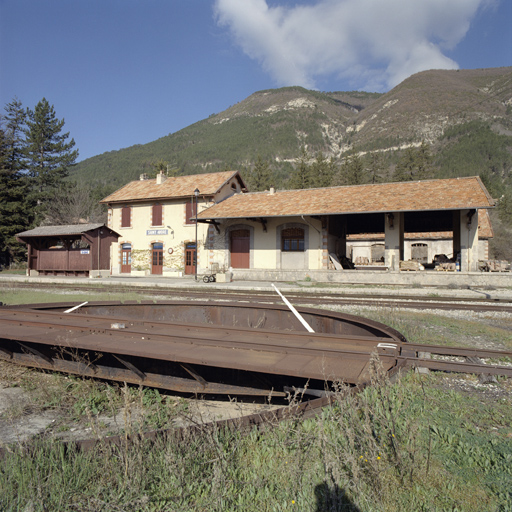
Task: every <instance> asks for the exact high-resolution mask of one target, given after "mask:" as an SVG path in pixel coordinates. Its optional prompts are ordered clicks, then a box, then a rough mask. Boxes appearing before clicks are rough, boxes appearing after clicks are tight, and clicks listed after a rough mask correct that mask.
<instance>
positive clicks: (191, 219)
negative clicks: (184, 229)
mask: <svg viewBox="0 0 512 512" xmlns="http://www.w3.org/2000/svg"><path fill="white" fill-rule="evenodd" d="M195 216H196V202H195V199H192V200H191V202H190V203H187V205H186V211H185V224H195V223H196V220H195Z"/></svg>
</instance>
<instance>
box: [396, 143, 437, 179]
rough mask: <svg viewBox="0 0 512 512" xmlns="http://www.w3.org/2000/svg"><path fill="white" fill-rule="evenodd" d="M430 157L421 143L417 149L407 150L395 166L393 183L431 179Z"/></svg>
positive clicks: (426, 147)
mask: <svg viewBox="0 0 512 512" xmlns="http://www.w3.org/2000/svg"><path fill="white" fill-rule="evenodd" d="M432 174H433V171H432V155H431V153H430V148H429V146H428V145H427V144H426V143H425V141H423V142H422V143H421V145H420V147H419V148H417V149H414V148H407V149H406V150H405V153H404V154H403V155H402V157H401V158H400V160H399V162H398V164H397V165H396V168H395V172H394V174H393V180H395V181H413V180H425V179H429V178H431V177H432Z"/></svg>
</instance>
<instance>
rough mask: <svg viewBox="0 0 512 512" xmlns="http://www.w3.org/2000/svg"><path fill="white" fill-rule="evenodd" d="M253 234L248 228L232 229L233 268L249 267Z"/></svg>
mask: <svg viewBox="0 0 512 512" xmlns="http://www.w3.org/2000/svg"><path fill="white" fill-rule="evenodd" d="M250 250H251V236H250V233H249V230H248V229H235V230H233V231H231V266H232V267H233V268H249V266H250Z"/></svg>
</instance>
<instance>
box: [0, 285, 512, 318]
mask: <svg viewBox="0 0 512 512" xmlns="http://www.w3.org/2000/svg"><path fill="white" fill-rule="evenodd" d="M9 287H10V286H9ZM2 288H7V285H5V284H3V283H0V289H2ZM16 288H26V289H36V290H37V289H41V290H44V291H48V290H56V291H61V290H62V291H64V290H66V291H77V292H93V293H94V292H98V287H97V286H91V285H79V286H77V285H76V284H62V283H48V284H46V283H45V284H39V283H16ZM109 291H112V292H121V293H122V292H136V293H138V294H141V295H146V296H148V295H149V296H154V297H162V298H167V297H173V298H176V299H182V300H189V299H194V300H195V299H198V300H205V299H206V300H220V301H242V302H248V303H254V304H279V303H281V300H280V299H279V297H277V296H276V294H275V293H273V292H271V291H264V290H246V291H245V290H244V291H240V290H233V291H232V290H227V289H219V288H216V287H215V285H211V287H210V286H205V287H203V286H202V287H201V288H199V289H197V288H192V287H190V288H186V287H183V286H180V287H179V288H178V287H176V288H172V287H169V288H168V287H161V286H157V287H149V286H147V287H146V286H131V285H129V284H128V285H125V284H122V285H120V284H117V283H116V284H115V285H113V286H112V287H111V288H110V289H109ZM479 293H482V295H483V296H482V297H481V298H475V297H472V298H468V297H463V298H460V297H438V296H433V295H432V296H425V295H407V296H401V295H400V294H399V292H397V295H395V296H394V297H390V296H389V295H388V294H380V295H379V294H376V293H372V294H371V295H369V294H361V293H350V292H345V291H344V292H343V293H336V292H333V291H332V290H330V291H329V293H326V294H324V293H322V292H321V291H317V290H314V291H313V290H309V289H305V290H304V291H294V290H287V291H286V295H287V297H289V298H290V300H292V301H293V303H294V304H296V305H312V306H316V305H320V306H323V305H339V306H343V305H346V306H354V305H356V306H357V305H359V306H369V307H381V308H400V309H417V310H426V309H440V310H459V311H475V312H502V313H512V300H510V299H502V298H493V297H492V296H491V295H490V294H488V293H486V292H479Z"/></svg>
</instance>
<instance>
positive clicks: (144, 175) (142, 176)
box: [139, 172, 148, 181]
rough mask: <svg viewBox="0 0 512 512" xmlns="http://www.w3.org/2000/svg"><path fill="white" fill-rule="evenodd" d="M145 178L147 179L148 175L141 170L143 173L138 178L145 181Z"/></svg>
mask: <svg viewBox="0 0 512 512" xmlns="http://www.w3.org/2000/svg"><path fill="white" fill-rule="evenodd" d="M147 179H148V175H147V174H146V173H145V172H143V173H142V174H141V175H140V178H139V180H140V181H145V180H147Z"/></svg>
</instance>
